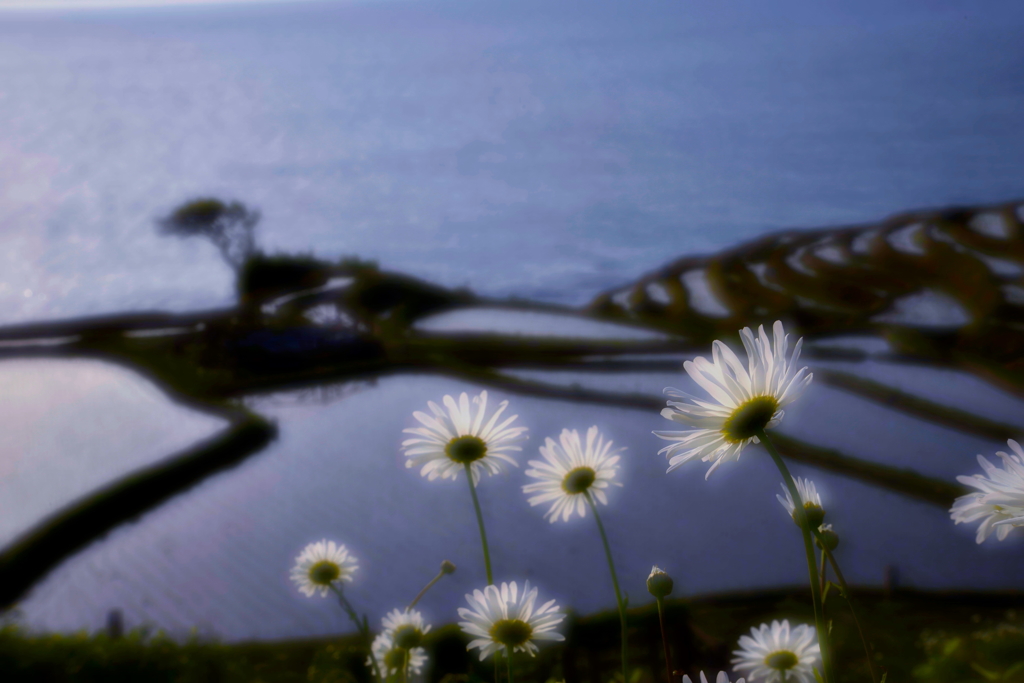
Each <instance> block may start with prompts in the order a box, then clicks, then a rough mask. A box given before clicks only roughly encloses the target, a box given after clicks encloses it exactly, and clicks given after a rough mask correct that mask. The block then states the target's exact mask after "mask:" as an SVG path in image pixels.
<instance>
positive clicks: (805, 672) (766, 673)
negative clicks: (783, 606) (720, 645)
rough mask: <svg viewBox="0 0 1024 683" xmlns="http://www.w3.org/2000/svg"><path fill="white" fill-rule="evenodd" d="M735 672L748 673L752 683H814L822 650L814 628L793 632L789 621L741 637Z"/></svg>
mask: <svg viewBox="0 0 1024 683" xmlns="http://www.w3.org/2000/svg"><path fill="white" fill-rule="evenodd" d="M739 646H740V649H739V650H734V651H733V655H735V656H734V657H733V658H732V668H733V669H735V670H736V671H738V672H742V673H745V674H746V675H747V676H748V677H749V680H750V682H751V683H754V681H760V680H764V681H765V682H766V683H783V682H784V681H796V683H814V669H815V667H819V666H820V656H821V650H820V649H819V648H818V639H817V637H816V633H815V631H814V627H813V626H808V625H807V624H800V625H799V626H797V627H796V628H794V629H793V630H792V631H790V629H789V621H788V620H785V619H783V620H782V622H781V623H780V622H778V621H773V622H772V625H771V627H769V626H768V624H761V626H760V627H759V628H752V629H750V635H749V636H740V642H739Z"/></svg>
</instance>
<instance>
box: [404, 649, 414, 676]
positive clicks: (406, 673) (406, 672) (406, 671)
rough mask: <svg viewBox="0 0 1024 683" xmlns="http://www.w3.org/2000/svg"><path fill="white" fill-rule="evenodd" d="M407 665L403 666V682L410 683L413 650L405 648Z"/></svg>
mask: <svg viewBox="0 0 1024 683" xmlns="http://www.w3.org/2000/svg"><path fill="white" fill-rule="evenodd" d="M404 652H405V657H404V659H405V665H404V666H402V683H409V664H411V663H412V652H410V651H409V650H405V651H404Z"/></svg>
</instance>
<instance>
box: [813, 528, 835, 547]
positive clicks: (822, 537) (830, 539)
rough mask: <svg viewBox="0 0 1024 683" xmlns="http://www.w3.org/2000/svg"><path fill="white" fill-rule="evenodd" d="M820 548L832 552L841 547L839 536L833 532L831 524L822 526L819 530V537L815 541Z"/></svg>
mask: <svg viewBox="0 0 1024 683" xmlns="http://www.w3.org/2000/svg"><path fill="white" fill-rule="evenodd" d="M815 542H816V543H817V544H818V547H819V548H820V547H824V548H825V550H827V551H829V552H832V551H833V550H835V549H836V548H838V547H839V534H837V533H836V532H834V531H832V525H831V524H822V525H821V527H819V529H818V537H817V538H816V539H815Z"/></svg>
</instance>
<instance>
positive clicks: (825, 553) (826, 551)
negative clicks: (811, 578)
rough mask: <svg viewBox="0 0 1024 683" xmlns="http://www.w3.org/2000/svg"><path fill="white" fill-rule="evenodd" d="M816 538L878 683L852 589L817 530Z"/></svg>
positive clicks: (875, 681) (869, 666)
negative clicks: (848, 610)
mask: <svg viewBox="0 0 1024 683" xmlns="http://www.w3.org/2000/svg"><path fill="white" fill-rule="evenodd" d="M814 535H815V537H816V538H817V539H818V545H820V546H821V552H822V556H823V557H827V558H828V562H829V564H831V565H832V571H834V572H835V574H836V580H837V581H839V587H840V588H841V589H842V590H843V597H844V598H846V604H847V605H849V606H850V615H851V616H853V623H854V624H856V625H857V633H859V634H860V642H861V643H862V644H863V645H864V656H865V657H866V658H867V660H868V671H870V672H871V680H872V681H874V683H878V677H877V676H876V675H875V667H874V665H873V664H872V663H871V648H870V647H869V646H868V639H867V638H866V637H865V636H864V629H862V628H861V626H860V619H858V618H857V610H855V609H854V608H853V598H851V597H850V587H849V586H847V585H846V578H845V577H844V576H843V572H842V571H841V570H840V569H839V563H838V562H836V557H835V555H833V554H832V551H831V550H829V549H828V547H827V546H826V545H825V543H824V542H823V541H822V538H821V534H819V533H818V532H817V530H815V532H814Z"/></svg>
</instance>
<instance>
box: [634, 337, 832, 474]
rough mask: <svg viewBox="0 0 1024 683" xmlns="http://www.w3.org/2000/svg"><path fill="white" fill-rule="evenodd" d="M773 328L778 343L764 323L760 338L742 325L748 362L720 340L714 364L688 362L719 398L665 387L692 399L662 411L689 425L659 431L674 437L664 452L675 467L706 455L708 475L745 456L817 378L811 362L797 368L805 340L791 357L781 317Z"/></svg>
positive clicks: (698, 379)
mask: <svg viewBox="0 0 1024 683" xmlns="http://www.w3.org/2000/svg"><path fill="white" fill-rule="evenodd" d="M773 331H774V334H775V339H774V344H773V343H772V342H771V341H769V339H768V335H767V334H766V333H765V331H764V326H763V325H762V326H761V327H759V328H758V334H757V336H756V337H755V336H754V333H753V332H751V330H750V328H749V327H744V328H743V329H742V330H740V338H741V339H742V340H743V347H744V348H745V349H746V351H747V367H743V364H742V363H740V360H739V358H738V357H737V356H736V354H735V353H733V352H732V350H731V349H730V348H729V347H728V346H726V345H725V344H723V343H722V342H720V341H718V340H715V342H714V344H713V345H712V354H713V358H714V362H713V363H709V362H708V361H707V359H705V358H701V357H698V358H697V359H696V360H693V361H686V362H685V363H683V367H684V368H685V369H686V372H687V374H689V375H690V377H692V378H693V380H694V381H695V382H697V384H699V385H700V386H701V387H703V389H704V390H705V391H707V392H708V393H709V394H710V395H711V398H712V399H714V400H713V401H708V400H704V399H700V398H697V397H695V396H691V395H690V394H687V393H686V392H683V391H679V390H678V389H672V388H668V389H665V393H666V394H668V395H669V396H672V397H673V398H683V399H687V400H688V401H692V403H682V402H679V401H669V402H668V405H669V407H668V408H665V409H664V410H662V411H661V415H662V417H664V418H666V419H669V420H672V421H674V422H681V423H682V424H684V425H686V426H687V427H688V429H687V430H686V431H683V432H654V434H655V435H656V436H658V437H660V438H662V439H665V440H666V441H672V442H673V443H672V444H670V445H668V446H666V447H665V448H662V449H661V450H660V451H659V454H660V453H664V454H665V456H666V457H667V458H668V460H669V468H668V471H669V472H671V471H672V470H674V469H676V468H677V467H679V466H680V465H682V464H683V463H685V462H688V461H690V460H693V459H694V458H700V459H701V460H703V461H704V462H710V463H712V464H711V468H710V469H709V470H708V473H707V475H706V476H705V478H707V477H710V476H711V473H712V472H714V471H715V470H716V469H718V467H719V465H721V464H722V463H723V462H728V461H730V460H737V459H739V457H740V452H741V451H742V450H743V448H744V447H745V446H746V445H747V444H749V443H751V442H753V443H758V439H757V436H756V434H757V431H758V430H759V429H766V428H769V427H774V426H776V425H777V424H778V423H779V421H780V420H782V416H783V410H782V408H784V407H785V406H787V405H789V404H790V403H792V402H793V401H795V400H796V399H797V398H799V396H800V394H802V393H803V391H804V389H806V388H807V385H808V384H810V383H811V379H812V378H813V377H814V375H813V374H811V373H809V372H808V371H807V368H806V367H804V368H801V369H800V370H799V371H797V372H794V369H795V367H796V362H797V360H798V359H799V358H800V347H801V346H802V345H803V339H799V340H797V343H796V346H795V348H794V349H793V355H792V357H790V358H787V353H788V348H789V335H787V334H785V332H784V330H783V329H782V323H781V322H779V321H776V322H775V326H774V328H773Z"/></svg>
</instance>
